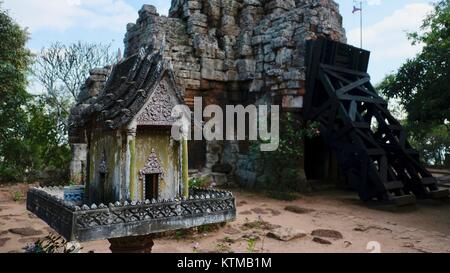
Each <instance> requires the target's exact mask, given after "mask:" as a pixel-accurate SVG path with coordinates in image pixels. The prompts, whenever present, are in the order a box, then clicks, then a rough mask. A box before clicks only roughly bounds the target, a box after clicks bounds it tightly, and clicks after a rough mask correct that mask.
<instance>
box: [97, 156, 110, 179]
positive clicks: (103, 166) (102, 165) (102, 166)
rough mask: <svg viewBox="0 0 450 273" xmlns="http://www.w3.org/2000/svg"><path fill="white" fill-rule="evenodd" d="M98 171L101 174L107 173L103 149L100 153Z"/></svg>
mask: <svg viewBox="0 0 450 273" xmlns="http://www.w3.org/2000/svg"><path fill="white" fill-rule="evenodd" d="M98 171H99V173H101V174H107V173H108V163H107V162H106V152H105V151H103V153H102V159H101V160H100V165H99V167H98Z"/></svg>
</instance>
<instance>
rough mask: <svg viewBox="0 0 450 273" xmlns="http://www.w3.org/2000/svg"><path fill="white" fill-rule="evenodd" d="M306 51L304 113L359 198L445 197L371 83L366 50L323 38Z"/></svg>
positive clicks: (412, 199)
mask: <svg viewBox="0 0 450 273" xmlns="http://www.w3.org/2000/svg"><path fill="white" fill-rule="evenodd" d="M307 51H308V53H307V56H308V57H307V81H306V82H307V92H306V96H305V106H304V114H305V118H306V119H308V120H315V121H318V122H320V124H321V126H320V131H321V134H322V136H323V137H324V139H325V141H326V143H327V144H328V146H329V148H330V149H331V150H332V151H333V152H334V153H335V154H336V157H337V159H338V161H339V165H340V167H341V169H342V171H343V173H344V174H345V176H346V177H347V179H348V182H349V184H350V185H351V186H352V187H353V188H355V189H356V190H357V191H358V192H359V195H360V197H361V199H362V200H364V201H371V200H378V201H383V202H393V203H396V204H398V205H403V204H410V203H414V202H415V199H416V198H442V197H446V196H448V195H449V191H448V190H442V189H439V188H438V184H437V180H436V179H435V178H433V176H432V175H431V173H430V172H428V171H427V170H426V169H425V168H424V167H423V166H422V164H421V163H420V160H419V154H418V153H417V151H415V150H414V149H413V148H412V147H411V145H410V144H409V143H408V141H407V137H406V135H405V131H404V130H403V127H402V125H401V124H400V123H399V122H398V121H397V120H396V119H395V118H394V117H393V116H392V115H391V114H390V112H389V110H388V107H387V102H386V101H385V100H384V99H383V98H381V97H380V96H379V95H378V94H377V92H376V91H375V89H374V88H373V86H372V84H371V83H370V76H369V74H368V73H367V67H368V64H369V57H370V53H369V52H368V51H365V50H361V49H359V48H355V47H352V46H349V45H345V44H342V43H338V42H334V41H329V40H326V39H319V40H314V41H309V42H308V46H307Z"/></svg>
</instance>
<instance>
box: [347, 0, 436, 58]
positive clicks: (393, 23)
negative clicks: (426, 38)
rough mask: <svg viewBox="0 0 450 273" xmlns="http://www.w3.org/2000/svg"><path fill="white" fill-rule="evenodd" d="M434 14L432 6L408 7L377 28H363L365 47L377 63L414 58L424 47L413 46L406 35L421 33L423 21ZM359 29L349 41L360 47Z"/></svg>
mask: <svg viewBox="0 0 450 273" xmlns="http://www.w3.org/2000/svg"><path fill="white" fill-rule="evenodd" d="M432 10H433V7H432V6H431V5H430V4H422V3H415V4H408V5H406V6H405V7H403V8H402V9H399V10H397V11H395V12H394V13H393V14H391V15H389V16H387V17H385V18H383V19H382V20H381V21H379V22H377V23H375V24H374V25H371V26H367V27H363V47H364V48H365V49H369V50H371V51H372V57H373V59H374V60H386V59H396V58H401V59H405V58H408V57H413V56H415V54H416V53H417V52H419V51H420V49H421V46H420V45H417V46H412V45H411V42H410V41H409V40H408V39H407V36H406V33H407V32H412V31H417V30H418V29H419V28H420V26H421V25H422V21H423V19H424V18H425V17H426V15H427V14H428V13H429V12H431V11H432ZM359 33H360V30H359V28H356V29H352V30H350V31H349V33H348V41H349V43H350V44H353V45H355V46H358V45H359V40H360V34H359Z"/></svg>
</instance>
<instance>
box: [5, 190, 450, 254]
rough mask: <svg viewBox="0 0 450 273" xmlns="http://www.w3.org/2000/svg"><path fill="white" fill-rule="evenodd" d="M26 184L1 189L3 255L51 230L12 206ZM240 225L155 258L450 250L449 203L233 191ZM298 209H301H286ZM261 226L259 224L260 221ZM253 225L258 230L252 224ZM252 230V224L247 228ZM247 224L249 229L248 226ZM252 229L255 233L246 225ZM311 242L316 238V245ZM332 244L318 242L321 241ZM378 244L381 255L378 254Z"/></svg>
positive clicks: (175, 242) (160, 246)
mask: <svg viewBox="0 0 450 273" xmlns="http://www.w3.org/2000/svg"><path fill="white" fill-rule="evenodd" d="M26 188H27V186H25V185H16V186H9V187H1V188H0V253H4V252H23V250H22V248H23V247H24V246H26V245H27V244H28V243H32V242H35V241H36V240H37V239H39V238H42V237H45V236H46V235H47V234H49V233H50V232H54V231H53V230H52V229H51V228H49V227H48V226H47V225H46V224H45V223H44V222H43V221H41V220H39V219H37V218H36V217H35V216H34V215H32V214H31V213H29V212H27V211H26V209H25V202H24V201H23V200H22V201H16V202H15V201H13V196H14V195H15V192H23V193H25V192H26ZM234 192H235V195H236V197H237V204H238V219H237V220H236V221H235V222H233V223H229V224H227V225H226V226H225V227H222V228H220V229H219V230H216V231H212V232H207V233H204V234H198V233H197V234H194V235H185V234H177V236H173V237H172V238H171V239H169V238H165V239H156V240H155V246H154V248H153V251H154V252H157V253H161V252H162V253H172V252H181V253H193V252H239V253H243V252H244V253H246V252H264V253H286V252H288V253H297V252H299V253H309V252H313V253H316V252H371V251H377V250H380V251H381V252H450V201H449V200H442V201H431V200H427V201H419V202H418V204H417V205H416V206H410V207H405V208H393V207H367V206H365V205H364V204H362V203H361V202H360V201H359V199H358V197H357V196H356V195H355V194H354V193H352V192H345V191H327V192H322V193H317V194H314V195H313V196H305V197H302V198H301V199H299V200H296V201H292V202H286V201H278V200H273V199H269V198H267V197H265V196H262V195H259V194H254V193H247V192H243V191H234ZM287 206H296V207H297V208H300V209H302V210H304V211H300V212H301V213H300V214H299V213H293V212H290V211H286V210H285V208H286V207H287ZM255 221H256V222H255ZM265 222H267V223H270V224H272V225H279V226H282V227H286V228H294V229H297V230H303V231H304V232H305V233H306V236H304V237H302V238H298V239H294V240H291V241H288V242H284V241H279V240H276V239H272V238H269V237H267V236H266V234H267V232H268V230H264V228H265V226H267V224H266V225H262V223H265ZM255 223H256V224H255ZM246 224H247V225H246ZM246 226H247V227H246ZM248 226H250V227H248ZM13 228H32V229H34V230H37V231H38V233H40V234H36V235H30V236H23V235H17V234H14V233H12V232H11V231H10V229H13ZM317 229H328V230H333V231H338V232H339V233H341V234H342V237H343V238H342V239H338V238H337V239H332V238H322V240H318V239H317V236H313V235H311V233H313V231H314V230H317ZM314 238H316V239H315V240H314ZM323 239H325V240H326V241H328V242H329V243H331V244H326V245H325V244H321V243H318V242H315V241H319V242H322V243H324V240H323ZM82 246H83V252H89V251H94V252H96V253H103V252H109V243H108V242H107V241H97V242H90V243H84V244H82ZM378 246H379V249H378Z"/></svg>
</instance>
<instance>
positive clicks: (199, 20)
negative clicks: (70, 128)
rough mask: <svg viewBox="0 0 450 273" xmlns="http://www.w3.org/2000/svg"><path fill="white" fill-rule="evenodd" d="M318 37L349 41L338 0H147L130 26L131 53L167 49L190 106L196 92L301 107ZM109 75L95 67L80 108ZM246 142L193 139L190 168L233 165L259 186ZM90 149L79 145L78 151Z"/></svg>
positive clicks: (228, 100)
mask: <svg viewBox="0 0 450 273" xmlns="http://www.w3.org/2000/svg"><path fill="white" fill-rule="evenodd" d="M318 37H324V38H327V39H331V40H334V41H339V42H343V43H345V42H346V37H345V30H344V29H343V27H342V17H341V15H340V14H339V7H338V5H337V4H336V3H335V2H334V1H332V0H172V6H171V8H170V12H169V16H168V17H166V16H160V15H159V14H158V13H157V10H156V9H155V7H153V6H151V5H144V6H143V7H142V9H141V10H140V11H139V18H138V19H137V21H136V23H130V24H128V25H127V33H126V35H125V39H124V42H125V53H124V55H125V56H124V58H127V57H130V56H132V55H134V54H136V53H138V52H139V50H140V49H141V48H146V49H154V50H160V49H161V48H162V49H163V56H164V58H165V59H167V60H169V61H170V62H171V63H172V65H173V70H174V73H175V77H176V82H177V84H178V85H179V87H180V89H181V90H182V92H184V97H185V102H186V103H187V104H188V105H189V106H192V105H193V101H194V97H203V100H204V103H203V104H204V106H205V105H208V104H218V105H225V104H232V105H237V104H243V105H246V104H250V103H253V104H259V103H271V104H279V105H280V106H282V109H283V111H294V112H300V111H301V109H302V106H303V95H304V94H305V56H306V41H307V40H310V39H316V38H318ZM100 72H101V73H100ZM99 75H100V76H99ZM102 75H103V71H93V75H92V76H91V79H90V80H88V86H87V87H86V91H85V92H83V94H84V95H83V97H81V98H80V101H79V106H77V108H80V107H83V106H82V105H85V106H86V104H89V98H90V97H92V96H95V95H96V92H95V91H92V88H91V89H89V86H91V87H93V88H94V90H95V88H96V86H98V83H99V82H100V85H101V83H103V82H104V80H105V79H104V77H102ZM85 106H84V107H85ZM77 108H75V109H74V110H73V115H76V112H77ZM80 138H81V140H80ZM82 138H83V136H76V135H71V141H72V143H82ZM242 146H243V145H242V144H240V143H238V142H227V141H225V142H207V143H206V142H201V143H200V142H198V143H197V142H192V144H191V147H190V150H191V151H190V157H191V159H192V160H191V163H190V165H191V166H190V167H191V168H196V169H203V170H206V171H207V172H208V171H211V170H213V169H227V172H228V171H230V170H231V175H233V176H234V178H236V179H237V181H238V182H240V183H242V184H250V185H253V184H255V183H256V182H257V180H258V179H259V178H258V173H257V171H256V170H255V167H254V165H253V164H252V163H251V162H249V159H248V157H247V155H246V152H245V148H243V147H242ZM82 148H83V146H77V145H75V149H74V151H75V153H76V154H75V155H76V157H75V158H80V156H81V155H82V154H83V152H82ZM73 165H74V166H82V164H79V162H78V163H77V162H75V163H73ZM224 166H225V167H224Z"/></svg>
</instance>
